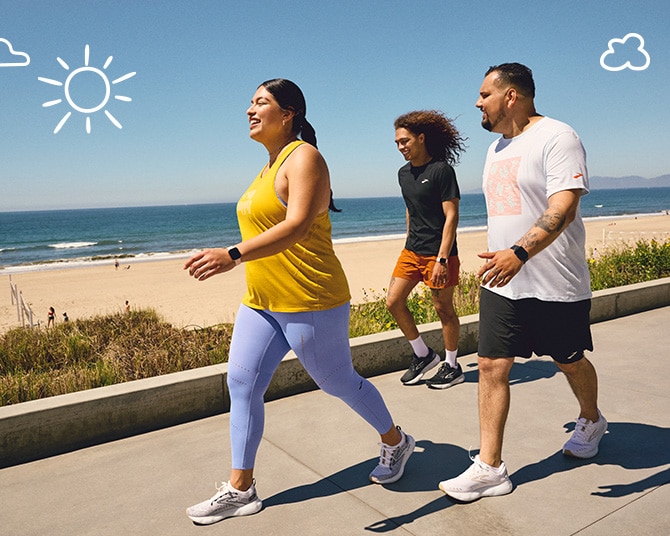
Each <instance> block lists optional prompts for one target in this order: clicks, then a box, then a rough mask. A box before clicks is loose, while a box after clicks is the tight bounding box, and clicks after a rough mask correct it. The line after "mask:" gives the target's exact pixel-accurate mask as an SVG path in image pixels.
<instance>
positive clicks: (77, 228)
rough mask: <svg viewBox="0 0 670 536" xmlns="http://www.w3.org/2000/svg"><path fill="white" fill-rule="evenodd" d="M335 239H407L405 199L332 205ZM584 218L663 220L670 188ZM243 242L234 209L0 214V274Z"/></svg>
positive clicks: (614, 193) (463, 224)
mask: <svg viewBox="0 0 670 536" xmlns="http://www.w3.org/2000/svg"><path fill="white" fill-rule="evenodd" d="M335 203H336V205H337V206H338V208H340V209H342V212H339V213H331V220H332V224H333V240H334V241H335V242H336V243H337V242H360V241H365V240H381V239H388V238H399V237H402V236H404V233H405V205H404V202H403V200H402V197H380V198H359V199H347V198H342V199H338V198H336V199H335ZM581 210H582V215H583V216H584V217H585V218H611V217H617V216H631V215H643V214H659V213H664V212H666V211H668V210H670V188H635V189H622V190H594V191H592V192H591V193H589V195H587V196H586V197H584V198H583V199H582V204H581ZM485 226H486V206H485V203H484V195H483V194H481V193H471V194H463V195H462V197H461V202H460V221H459V232H461V233H463V232H468V231H473V230H481V229H484V228H485ZM239 240H240V234H239V231H238V228H237V219H236V216H235V203H218V204H206V205H175V206H154V207H128V208H98V209H78V210H47V211H32V212H0V274H2V273H6V274H7V273H15V272H24V271H32V270H45V269H49V268H55V267H64V266H66V265H68V266H69V265H87V264H91V263H104V262H113V261H112V259H114V258H119V259H120V262H123V263H125V264H127V263H129V262H133V261H138V260H149V259H164V258H169V257H173V256H182V257H187V256H188V255H189V254H190V253H191V252H192V251H194V250H197V249H200V248H205V247H221V246H227V245H230V244H234V243H235V242H238V241H239Z"/></svg>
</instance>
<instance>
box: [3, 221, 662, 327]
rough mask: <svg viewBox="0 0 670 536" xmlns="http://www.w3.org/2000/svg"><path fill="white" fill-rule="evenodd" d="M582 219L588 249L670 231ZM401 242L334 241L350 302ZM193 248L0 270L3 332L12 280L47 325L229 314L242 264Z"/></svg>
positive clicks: (10, 315) (375, 279) (380, 275)
mask: <svg viewBox="0 0 670 536" xmlns="http://www.w3.org/2000/svg"><path fill="white" fill-rule="evenodd" d="M585 225H586V237H587V242H586V253H587V255H588V256H591V255H592V254H593V251H594V249H595V250H596V251H604V250H605V249H607V248H608V247H609V246H613V245H617V244H621V243H624V242H628V243H631V242H633V243H634V242H636V241H637V240H640V239H645V240H651V239H656V240H659V241H664V240H666V239H670V215H667V214H645V215H637V216H612V217H602V218H589V219H586V220H585ZM403 245H404V237H402V236H384V237H370V239H369V240H368V239H365V238H361V239H355V240H338V241H335V244H334V247H335V251H336V253H337V255H338V257H339V259H340V261H341V262H342V266H343V268H344V270H345V272H346V274H347V278H348V280H349V287H350V290H351V294H352V303H360V302H362V301H364V300H365V299H374V298H375V297H380V296H383V295H384V293H385V290H386V288H387V287H388V283H389V281H390V277H391V272H392V270H393V267H394V265H395V261H396V259H397V256H398V254H399V252H400V250H401V249H402V247H403ZM458 246H459V257H460V260H461V270H462V272H476V271H477V270H478V269H479V267H480V266H481V261H480V259H479V258H478V257H477V254H478V253H481V252H484V251H486V249H487V245H486V231H485V230H484V229H472V230H466V231H460V230H459V234H458ZM189 255H190V253H188V252H183V253H180V254H170V255H163V256H155V257H152V256H149V255H148V256H142V257H141V258H128V259H119V262H120V265H119V267H118V268H115V267H114V260H113V259H109V260H108V261H106V262H104V263H103V262H100V263H80V264H77V265H75V266H72V265H68V263H62V265H60V266H58V264H60V263H54V264H53V265H52V266H49V267H48V269H37V270H30V269H26V270H23V271H22V270H16V269H15V270H0V285H3V286H4V288H5V290H3V291H2V293H3V294H4V296H5V297H4V298H3V299H2V300H0V333H4V332H5V331H6V330H7V329H10V328H12V327H18V326H20V325H21V322H20V320H19V318H18V315H17V307H16V305H15V304H12V302H11V295H10V280H11V284H12V285H15V286H16V288H17V289H18V291H19V292H20V293H21V295H22V297H23V300H24V301H25V302H26V303H27V304H29V306H30V308H31V309H32V311H33V313H34V322H35V323H37V322H41V324H42V325H46V314H47V310H48V308H49V307H50V306H53V307H54V308H55V309H56V313H57V314H56V321H57V322H59V321H62V318H63V316H62V315H63V313H64V312H67V314H68V317H69V318H70V319H71V320H74V319H77V318H88V317H92V316H96V315H105V314H112V313H119V312H123V311H124V308H125V302H126V300H128V302H129V305H130V307H131V309H133V308H134V309H145V308H152V309H154V310H155V311H156V312H157V313H158V314H159V315H161V316H162V317H163V318H164V319H165V320H166V321H168V322H170V323H171V324H173V325H174V326H176V327H179V328H182V327H189V326H200V327H205V326H210V325H215V324H220V323H227V322H233V321H234V319H235V314H236V312H237V309H238V307H239V303H240V300H241V298H242V296H243V294H244V291H245V280H244V270H243V269H241V268H237V269H234V270H232V271H231V272H228V273H226V274H222V275H218V276H216V277H213V278H211V279H209V280H207V281H204V282H199V281H196V280H194V279H193V278H191V277H189V276H188V274H187V273H186V272H185V271H184V270H183V269H182V267H183V264H184V261H185V259H186V258H188V256H189Z"/></svg>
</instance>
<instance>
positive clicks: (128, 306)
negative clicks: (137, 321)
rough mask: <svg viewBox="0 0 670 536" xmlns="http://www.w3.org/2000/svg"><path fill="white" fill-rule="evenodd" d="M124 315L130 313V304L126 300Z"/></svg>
mask: <svg viewBox="0 0 670 536" xmlns="http://www.w3.org/2000/svg"><path fill="white" fill-rule="evenodd" d="M125 310H126V313H129V312H130V303H128V300H126V307H125Z"/></svg>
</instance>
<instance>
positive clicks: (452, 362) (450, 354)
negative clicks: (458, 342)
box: [444, 350, 458, 368]
mask: <svg viewBox="0 0 670 536" xmlns="http://www.w3.org/2000/svg"><path fill="white" fill-rule="evenodd" d="M444 353H445V355H446V360H447V363H449V366H450V367H451V368H456V354H458V350H445V352H444Z"/></svg>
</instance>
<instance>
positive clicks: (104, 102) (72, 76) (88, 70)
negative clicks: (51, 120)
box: [37, 45, 137, 134]
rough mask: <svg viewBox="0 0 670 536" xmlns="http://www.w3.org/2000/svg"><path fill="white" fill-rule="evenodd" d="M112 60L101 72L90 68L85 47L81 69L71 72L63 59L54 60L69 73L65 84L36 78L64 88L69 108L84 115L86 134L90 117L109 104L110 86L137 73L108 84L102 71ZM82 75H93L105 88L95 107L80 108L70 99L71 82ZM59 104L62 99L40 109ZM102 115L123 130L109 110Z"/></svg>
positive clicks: (60, 125)
mask: <svg viewBox="0 0 670 536" xmlns="http://www.w3.org/2000/svg"><path fill="white" fill-rule="evenodd" d="M112 59H113V57H112V56H109V57H108V58H107V61H105V64H104V65H103V66H102V70H101V69H98V68H96V67H91V66H90V65H89V47H88V45H86V47H85V48H84V65H83V67H79V68H77V69H75V70H73V71H70V66H69V65H68V64H67V63H65V61H64V60H63V59H61V58H59V57H57V58H56V60H57V61H58V63H60V65H61V67H63V69H65V70H66V71H70V72H69V74H68V75H67V78H66V79H65V82H61V81H59V80H52V79H51V78H44V77H41V76H39V77H37V79H38V80H39V81H40V82H44V83H45V84H50V85H52V86H58V87H64V90H65V100H66V101H67V103H68V104H69V105H70V107H71V108H72V109H73V110H74V111H76V112H79V113H82V114H86V132H87V133H88V134H90V133H91V115H92V114H94V113H96V112H98V111H100V110H102V109H103V108H105V106H107V103H108V102H109V99H110V97H111V86H113V85H116V84H120V83H121V82H124V81H126V80H128V79H129V78H132V77H133V76H135V75H136V74H137V73H134V72H133V73H127V74H124V75H123V76H121V77H119V78H116V79H114V80H112V81H111V82H110V81H109V78H108V77H107V75H106V74H105V72H104V71H105V70H107V68H108V67H109V66H110V65H111V63H112ZM83 73H93V75H94V76H97V77H98V78H99V79H100V80H101V81H102V83H103V84H104V87H105V91H104V97H103V98H102V99H101V100H100V101H99V103H98V104H97V105H95V106H88V107H85V106H80V105H78V104H77V103H76V102H75V101H74V99H73V98H72V92H71V86H72V82H73V80H74V79H75V78H76V77H77V76H79V75H82V74H83ZM84 76H90V75H84ZM114 98H115V99H116V100H119V101H122V102H131V101H132V99H131V98H130V97H126V96H123V95H114ZM61 102H63V99H55V100H51V101H48V102H45V103H44V104H42V107H44V108H48V107H50V106H55V105H57V104H60V103H61ZM104 113H105V115H106V116H107V119H109V120H110V121H111V123H112V124H113V125H114V126H115V127H117V128H123V127H122V126H121V123H119V121H118V120H117V119H116V117H114V116H113V115H112V114H111V113H110V112H109V110H104ZM71 115H72V112H71V111H68V112H67V113H66V114H65V115H64V116H63V118H62V119H61V120H60V121H59V123H58V125H56V128H55V130H54V134H58V132H59V131H60V129H61V128H63V125H65V123H66V122H67V120H68V119H70V116H71Z"/></svg>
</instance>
